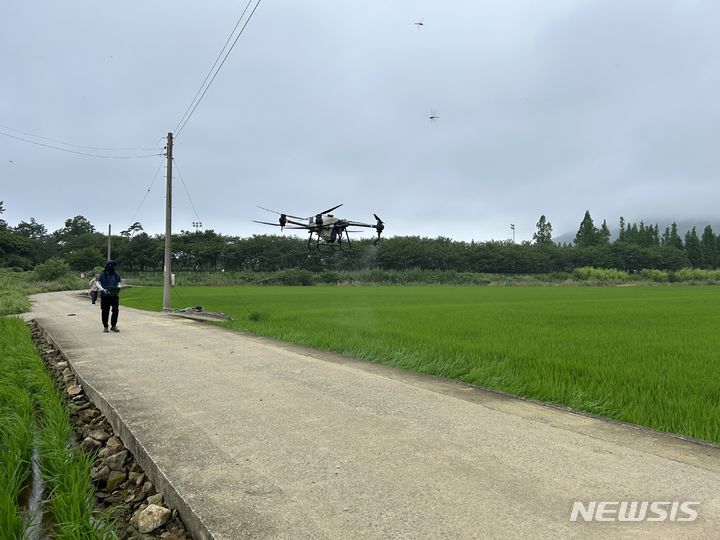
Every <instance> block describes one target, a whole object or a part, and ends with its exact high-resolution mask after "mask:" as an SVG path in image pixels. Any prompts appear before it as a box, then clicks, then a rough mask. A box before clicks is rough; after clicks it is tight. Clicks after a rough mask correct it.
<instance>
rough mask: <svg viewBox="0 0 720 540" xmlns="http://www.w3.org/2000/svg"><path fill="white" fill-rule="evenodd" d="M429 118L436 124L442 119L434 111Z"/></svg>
mask: <svg viewBox="0 0 720 540" xmlns="http://www.w3.org/2000/svg"><path fill="white" fill-rule="evenodd" d="M428 118H429V119H430V121H431V122H434V121H435V120H437V119H438V118H440V117H439V116H438V115H437V113H436V112H435V111H434V110H433V111H431V112H430V116H428Z"/></svg>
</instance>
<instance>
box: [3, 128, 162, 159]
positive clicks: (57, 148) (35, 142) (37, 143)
mask: <svg viewBox="0 0 720 540" xmlns="http://www.w3.org/2000/svg"><path fill="white" fill-rule="evenodd" d="M0 135H3V136H5V137H9V138H11V139H16V140H18V141H23V142H26V143H30V144H35V145H37V146H43V147H45V148H52V149H54V150H60V151H61V152H68V153H70V154H77V155H80V156H87V157H95V158H105V159H142V158H149V157H154V156H161V155H162V154H144V155H138V156H109V155H106V154H91V153H89V152H80V151H79V150H70V149H68V148H62V147H60V146H55V145H52V144H45V143H41V142H37V141H31V140H30V139H26V138H24V137H18V136H17V135H12V134H10V133H5V132H4V131H0Z"/></svg>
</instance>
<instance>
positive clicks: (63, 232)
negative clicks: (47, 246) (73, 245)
mask: <svg viewBox="0 0 720 540" xmlns="http://www.w3.org/2000/svg"><path fill="white" fill-rule="evenodd" d="M94 232H95V227H93V225H92V223H90V222H89V221H88V220H87V219H86V218H85V217H83V216H75V217H74V218H72V219H66V220H65V228H63V229H60V230H58V231H56V232H55V233H56V234H57V235H58V236H60V237H66V236H80V235H82V234H87V233H94Z"/></svg>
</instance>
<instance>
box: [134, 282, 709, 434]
mask: <svg viewBox="0 0 720 540" xmlns="http://www.w3.org/2000/svg"><path fill="white" fill-rule="evenodd" d="M173 295H174V296H173V304H174V305H175V306H177V307H186V306H196V305H201V306H203V307H204V308H205V309H206V310H208V311H222V312H224V313H226V314H228V315H231V316H232V317H233V318H234V319H235V320H234V321H231V322H227V323H222V324H224V325H225V326H228V327H231V328H235V329H238V330H244V331H248V332H252V333H255V334H258V335H265V336H270V337H275V338H278V339H282V340H286V341H291V342H295V343H300V344H304V345H308V346H311V347H317V348H321V349H326V350H330V351H335V352H338V353H341V354H346V355H350V356H354V357H359V358H365V359H368V360H371V361H375V362H381V363H385V364H390V365H395V366H398V367H401V368H404V369H410V370H414V371H418V372H422V373H429V374H433V375H439V376H442V377H448V378H451V379H457V380H461V381H465V382H468V383H471V384H476V385H480V386H485V387H489V388H495V389H498V390H501V391H504V392H508V393H511V394H514V395H519V396H523V397H528V398H532V399H538V400H542V401H547V402H552V403H556V404H560V405H563V406H568V407H572V408H575V409H578V410H583V411H587V412H591V413H595V414H600V415H604V416H607V417H610V418H614V419H618V420H622V421H626V422H631V423H635V424H641V425H645V426H648V427H652V428H655V429H659V430H663V431H669V432H673V433H679V434H683V435H687V436H691V437H695V438H699V439H705V440H709V441H715V442H720V363H718V361H717V351H718V350H720V335H718V333H717V328H718V327H719V326H720V311H719V310H718V309H717V305H718V302H720V287H716V286H686V285H682V286H680V285H678V286H664V287H642V286H640V287H638V286H634V287H503V288H495V287H465V286H458V287H452V286H417V287H389V286H376V287H373V286H359V287H178V288H175V289H174V290H173ZM161 298H162V290H161V289H159V288H143V289H130V290H127V291H124V292H123V299H122V303H123V304H125V305H128V306H134V307H139V308H141V309H152V310H159V309H160V306H161V305H162V301H161Z"/></svg>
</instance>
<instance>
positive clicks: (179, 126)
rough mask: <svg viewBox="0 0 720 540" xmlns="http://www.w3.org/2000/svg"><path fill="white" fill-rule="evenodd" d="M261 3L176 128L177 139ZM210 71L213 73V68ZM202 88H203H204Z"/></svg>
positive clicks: (258, 0)
mask: <svg viewBox="0 0 720 540" xmlns="http://www.w3.org/2000/svg"><path fill="white" fill-rule="evenodd" d="M251 1H252V0H249V2H248V6H249V5H250V2H251ZM260 2H261V0H257V3H256V4H255V7H253V9H252V11H251V12H250V15H248V17H247V19H245V24H243V26H242V28H241V29H240V32H239V33H238V35H237V36H236V37H235V41H233V43H232V45H231V46H230V48H229V49H228V51H227V53H225V56H224V57H223V60H222V62H221V63H220V65H219V66H218V68H217V69H216V70H215V74H214V75H213V76H212V78H211V79H210V81H209V82H208V83H207V85H206V86H205V89H204V90H203V91H202V93H201V94H200V97H199V98H197V100H195V104H194V105H192V104H191V106H192V108H191V110H190V112H189V113H187V112H186V114H185V115H183V116H184V117H185V119H184V120H182V119H181V120H180V122H178V127H176V129H175V137H177V136H178V135H179V134H180V133H181V132H182V130H183V129H185V126H186V125H187V123H188V121H189V120H190V117H191V116H192V115H193V113H194V112H195V110H196V109H197V107H198V105H200V102H201V101H202V100H203V98H204V97H205V94H206V93H207V91H208V89H209V88H210V85H212V83H213V81H214V80H215V77H217V74H218V73H219V72H220V70H221V69H222V67H223V65H225V61H226V60H227V59H228V56H230V53H231V52H232V50H233V48H235V44H236V43H237V42H238V39H240V36H241V35H242V34H243V32H244V31H245V28H247V25H248V23H249V22H250V19H252V17H253V15H254V14H255V11H256V10H257V8H258V6H259V5H260ZM245 11H247V6H246V8H245V10H244V11H243V15H244V14H245ZM241 20H242V15H241V16H240V20H238V24H239V23H240V21H241ZM233 31H234V30H233ZM231 37H232V34H231ZM228 39H229V38H228ZM223 49H224V47H223ZM220 54H222V51H220ZM216 63H217V60H216ZM210 71H212V68H211V70H210ZM206 80H207V78H206ZM200 88H202V86H201V87H200ZM196 95H197V94H196Z"/></svg>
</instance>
